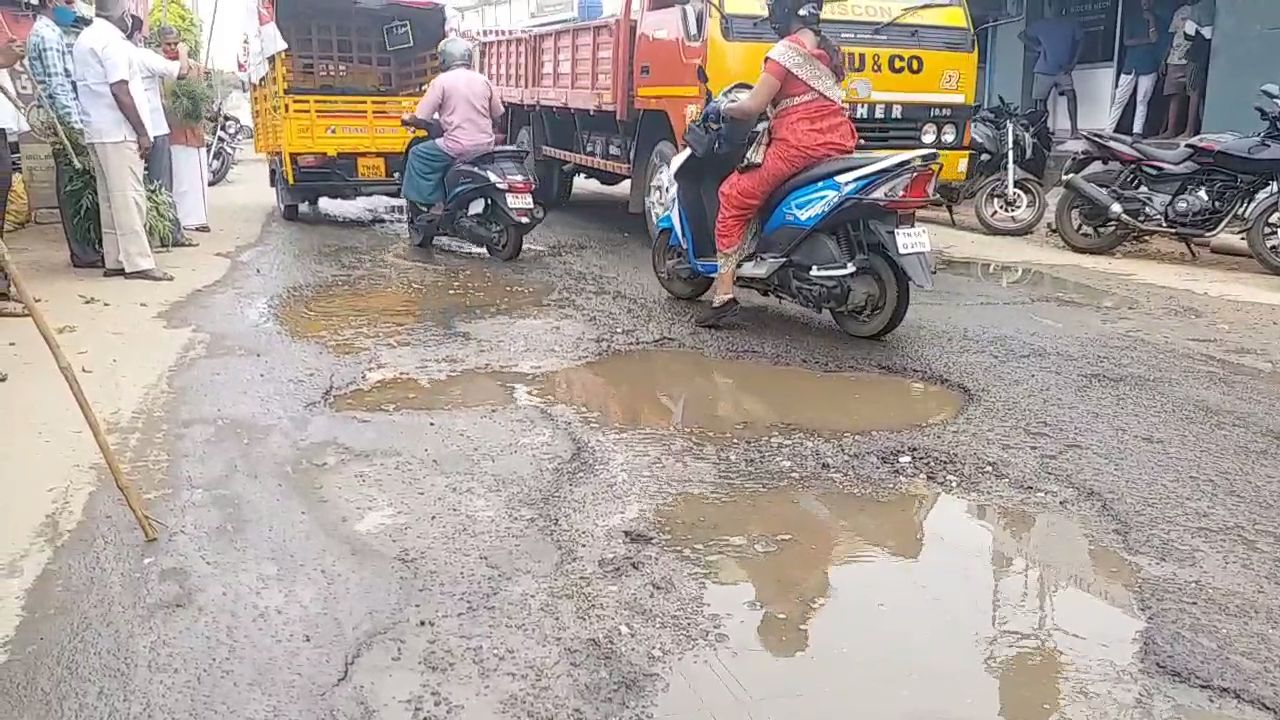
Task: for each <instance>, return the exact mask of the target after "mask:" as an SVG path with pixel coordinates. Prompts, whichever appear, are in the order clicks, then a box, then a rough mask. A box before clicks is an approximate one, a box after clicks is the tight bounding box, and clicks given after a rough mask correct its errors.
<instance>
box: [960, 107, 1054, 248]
mask: <svg viewBox="0 0 1280 720" xmlns="http://www.w3.org/2000/svg"><path fill="white" fill-rule="evenodd" d="M1048 119H1049V115H1048V113H1047V112H1045V111H1043V110H1030V111H1027V112H1019V110H1018V109H1017V108H1016V107H1014V106H1013V105H1010V104H1009V103H1008V102H1006V101H1005V99H1004V98H1003V97H1002V98H1000V104H999V105H996V106H994V107H989V108H983V109H982V110H981V111H979V112H978V114H977V115H975V116H974V118H973V123H972V125H971V126H970V128H971V134H972V140H971V144H972V148H973V150H972V152H971V153H970V159H969V172H968V175H967V177H966V178H965V181H964V182H962V183H958V184H955V185H948V186H944V187H941V188H939V189H938V195H939V196H940V197H941V198H942V199H943V201H944V202H945V203H946V206H947V212H948V213H950V214H951V220H952V223H953V224H954V222H955V206H956V205H959V204H960V203H962V202H964V201H965V200H968V199H970V198H974V211H975V212H976V213H977V216H978V222H979V223H981V225H982V227H983V229H985V230H986V231H987V232H989V233H991V234H992V235H1026V234H1028V233H1030V232H1032V231H1033V230H1035V229H1036V227H1037V226H1039V224H1040V221H1041V220H1043V219H1044V214H1045V210H1046V209H1047V208H1048V203H1047V202H1046V200H1045V197H1044V176H1045V173H1046V172H1047V171H1048V169H1049V152H1050V150H1051V149H1052V147H1053V136H1052V134H1051V133H1050V132H1049V122H1048Z"/></svg>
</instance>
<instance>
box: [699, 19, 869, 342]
mask: <svg viewBox="0 0 1280 720" xmlns="http://www.w3.org/2000/svg"><path fill="white" fill-rule="evenodd" d="M768 7H769V24H770V25H771V26H772V27H773V30H774V32H775V33H777V34H778V37H780V38H782V39H781V40H780V41H779V42H778V43H777V44H776V45H774V46H773V48H772V49H770V50H769V54H768V55H767V56H766V58H765V61H764V72H762V73H761V74H760V79H759V80H757V81H756V84H755V87H754V88H753V89H752V90H751V93H750V94H749V95H748V96H747V97H745V98H743V99H742V100H740V101H738V102H733V103H729V104H728V105H726V106H725V107H724V109H723V110H722V112H723V114H724V115H725V116H727V117H729V118H732V119H737V120H751V119H754V118H757V117H759V116H760V114H761V113H764V112H765V111H768V112H769V114H770V118H771V119H770V122H769V130H768V131H767V132H766V134H765V138H764V139H763V140H762V141H761V142H758V143H757V144H756V145H754V146H752V148H751V150H750V151H748V153H747V161H746V162H745V163H744V167H743V168H740V169H739V170H738V171H737V172H735V173H734V174H732V175H730V176H729V177H728V178H727V179H725V181H724V183H723V184H722V185H721V186H720V214H719V216H717V218H716V257H717V261H718V263H719V265H720V271H719V274H718V275H717V276H716V282H715V285H714V286H713V287H714V293H713V297H712V301H711V307H710V308H709V309H707V310H706V311H704V312H703V313H702V314H701V315H700V316H699V317H698V319H697V324H698V325H700V326H702V327H712V326H715V325H718V324H719V323H720V322H722V321H723V320H725V319H727V318H729V317H732V316H733V315H734V314H736V313H737V312H738V301H737V300H736V299H735V298H734V297H733V282H734V277H735V275H736V273H737V269H738V263H739V262H740V261H741V260H742V258H743V257H744V256H745V255H746V254H747V253H748V252H749V251H750V248H749V247H748V241H749V239H750V238H748V229H749V227H750V225H751V221H752V220H753V219H754V218H755V216H756V214H757V213H758V212H759V211H760V208H761V207H762V206H763V205H764V202H765V200H766V199H768V197H769V195H770V194H771V193H772V192H773V191H774V190H776V189H777V188H778V187H779V186H780V185H782V183H784V182H786V181H787V180H788V179H789V178H791V177H792V176H793V175H795V174H797V173H799V172H800V171H802V170H804V169H806V168H809V167H811V166H813V165H814V164H816V163H818V162H821V161H823V160H826V159H828V158H832V157H836V156H838V155H847V154H849V153H852V152H853V150H854V147H855V146H856V145H857V133H856V132H855V131H854V129H853V123H852V121H850V119H849V115H848V113H847V111H846V110H845V106H844V91H843V89H842V88H841V84H840V83H841V81H842V80H843V79H844V60H843V57H842V55H841V53H840V49H839V48H838V47H836V45H835V43H833V42H831V40H829V39H828V38H826V37H825V36H823V35H822V32H821V30H820V29H819V16H820V15H821V13H822V0H772V1H771V2H769V3H768ZM761 153H762V154H761Z"/></svg>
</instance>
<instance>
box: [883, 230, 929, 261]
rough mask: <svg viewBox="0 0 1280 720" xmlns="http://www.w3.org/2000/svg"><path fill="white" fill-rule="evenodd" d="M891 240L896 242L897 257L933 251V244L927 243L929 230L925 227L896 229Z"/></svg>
mask: <svg viewBox="0 0 1280 720" xmlns="http://www.w3.org/2000/svg"><path fill="white" fill-rule="evenodd" d="M893 238H894V240H897V241H898V254H899V255H912V254H915V253H922V252H929V251H930V250H932V249H933V244H932V243H930V242H929V229H928V228H925V227H909V228H896V229H895V230H894V231H893Z"/></svg>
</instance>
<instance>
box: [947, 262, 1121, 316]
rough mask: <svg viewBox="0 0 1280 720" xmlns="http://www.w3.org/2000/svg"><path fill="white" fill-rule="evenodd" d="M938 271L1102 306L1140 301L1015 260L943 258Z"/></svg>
mask: <svg viewBox="0 0 1280 720" xmlns="http://www.w3.org/2000/svg"><path fill="white" fill-rule="evenodd" d="M938 270H939V271H940V272H943V273H946V274H948V275H957V276H960V277H968V278H972V279H974V280H978V281H980V282H983V283H987V284H989V285H999V286H1000V287H1004V288H1011V287H1025V288H1027V289H1029V290H1033V291H1036V292H1039V293H1041V294H1046V295H1052V296H1054V298H1056V299H1058V300H1061V301H1063V302H1068V303H1072V304H1077V305H1089V306H1091V307H1101V308H1129V307H1134V306H1136V305H1137V304H1138V301H1137V300H1134V299H1133V298H1129V297H1125V296H1123V295H1117V294H1115V293H1111V292H1107V291H1106V290H1102V289H1100V288H1096V287H1093V286H1091V285H1086V284H1084V283H1081V282H1076V281H1074V280H1067V279H1065V278H1061V277H1058V276H1056V275H1050V274H1048V273H1046V272H1045V271H1043V270H1041V269H1039V268H1036V267H1033V266H1030V265H1017V264H1013V263H993V262H981V261H977V260H951V259H943V260H940V261H939V262H938Z"/></svg>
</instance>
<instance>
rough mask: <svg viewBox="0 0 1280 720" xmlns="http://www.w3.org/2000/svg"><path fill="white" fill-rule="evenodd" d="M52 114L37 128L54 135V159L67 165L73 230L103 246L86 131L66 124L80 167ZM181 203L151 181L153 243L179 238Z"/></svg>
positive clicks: (166, 244)
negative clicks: (176, 231) (177, 224)
mask: <svg viewBox="0 0 1280 720" xmlns="http://www.w3.org/2000/svg"><path fill="white" fill-rule="evenodd" d="M54 122H55V121H54V120H53V119H52V118H44V119H43V122H42V123H41V126H40V127H36V128H33V129H34V130H35V132H36V133H37V134H39V135H40V136H41V137H47V138H53V140H52V147H53V156H54V159H55V160H56V161H57V162H59V163H62V164H63V165H64V166H65V167H66V168H67V173H66V177H65V178H64V179H65V182H64V185H63V191H64V192H65V193H66V196H67V201H68V202H67V204H68V205H69V207H70V210H71V218H70V225H71V232H73V233H75V234H76V236H77V237H82V238H85V239H87V240H88V241H89V243H90V244H91V245H93V247H95V248H97V249H99V250H101V249H102V220H101V217H100V215H99V209H98V182H97V178H95V177H94V174H93V165H92V163H90V162H89V146H88V145H86V144H85V142H84V135H82V134H81V133H80V132H79V131H77V130H74V129H72V128H64V131H65V132H66V134H67V140H68V144H69V145H70V146H71V152H72V153H74V154H75V157H76V159H77V160H79V161H80V167H79V168H76V167H75V165H74V164H73V163H72V162H71V159H70V156H69V154H68V152H67V148H66V147H65V146H64V145H63V144H62V142H61V141H60V140H57V137H58V134H57V130H56V129H55V128H54V127H53V123H54ZM177 212H178V210H177V205H176V204H175V203H174V200H173V195H172V193H170V192H169V191H168V190H165V189H164V187H162V186H161V185H160V184H159V183H147V216H146V218H145V220H144V226H145V228H146V231H147V238H148V241H149V242H150V243H151V245H152V247H162V248H170V247H172V246H173V241H174V240H176V238H175V237H174V236H173V227H174V225H175V217H176V215H177Z"/></svg>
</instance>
